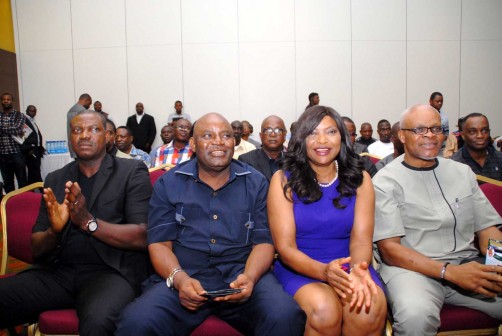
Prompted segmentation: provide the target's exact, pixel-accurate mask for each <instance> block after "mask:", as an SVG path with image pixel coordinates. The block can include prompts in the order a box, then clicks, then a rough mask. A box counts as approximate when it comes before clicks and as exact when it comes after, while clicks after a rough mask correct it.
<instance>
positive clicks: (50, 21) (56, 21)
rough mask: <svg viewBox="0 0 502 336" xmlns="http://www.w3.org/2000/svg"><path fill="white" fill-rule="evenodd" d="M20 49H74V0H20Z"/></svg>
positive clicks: (18, 25) (18, 2)
mask: <svg viewBox="0 0 502 336" xmlns="http://www.w3.org/2000/svg"><path fill="white" fill-rule="evenodd" d="M16 6H17V10H16V12H17V14H18V15H17V28H18V32H19V45H18V50H20V51H30V50H56V49H71V43H72V42H71V16H70V1H69V0H55V1H28V0H24V1H17V3H16Z"/></svg>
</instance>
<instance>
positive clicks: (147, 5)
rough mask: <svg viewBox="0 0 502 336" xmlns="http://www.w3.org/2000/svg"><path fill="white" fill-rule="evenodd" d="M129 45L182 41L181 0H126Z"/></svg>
mask: <svg viewBox="0 0 502 336" xmlns="http://www.w3.org/2000/svg"><path fill="white" fill-rule="evenodd" d="M125 15H126V27H127V45H128V46H144V45H159V44H176V43H180V42H181V9H180V1H179V0H126V1H125Z"/></svg>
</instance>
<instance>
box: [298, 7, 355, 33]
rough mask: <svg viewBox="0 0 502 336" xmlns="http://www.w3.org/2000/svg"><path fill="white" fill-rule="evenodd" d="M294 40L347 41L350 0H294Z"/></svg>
mask: <svg viewBox="0 0 502 336" xmlns="http://www.w3.org/2000/svg"><path fill="white" fill-rule="evenodd" d="M295 24H296V41H333V40H342V41H347V40H350V39H351V36H350V33H351V32H350V0H320V1H315V2H312V1H311V0H310V1H309V0H296V1H295Z"/></svg>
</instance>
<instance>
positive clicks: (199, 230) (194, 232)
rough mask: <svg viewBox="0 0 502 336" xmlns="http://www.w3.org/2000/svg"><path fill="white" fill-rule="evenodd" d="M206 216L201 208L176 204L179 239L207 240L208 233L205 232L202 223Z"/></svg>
mask: <svg viewBox="0 0 502 336" xmlns="http://www.w3.org/2000/svg"><path fill="white" fill-rule="evenodd" d="M203 216H204V214H203V213H202V211H201V210H200V209H199V208H191V207H187V206H186V205H185V204H176V214H175V219H176V222H177V225H178V232H177V238H178V239H181V238H187V237H188V238H190V239H191V240H192V239H193V240H194V241H205V240H207V237H208V233H207V232H205V231H207V230H204V227H203V226H202V225H198V224H200V223H201V218H203Z"/></svg>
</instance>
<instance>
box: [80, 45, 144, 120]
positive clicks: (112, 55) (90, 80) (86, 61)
mask: <svg viewBox="0 0 502 336" xmlns="http://www.w3.org/2000/svg"><path fill="white" fill-rule="evenodd" d="M74 62H75V65H74V67H75V93H76V96H77V98H78V96H79V95H80V94H82V93H84V92H85V93H88V94H90V95H91V97H92V99H93V101H96V100H99V101H101V103H102V104H103V110H104V111H106V112H108V113H110V114H111V115H112V117H113V120H114V121H115V122H116V124H118V125H120V124H122V123H124V124H125V122H126V119H127V116H128V113H127V111H128V92H127V66H126V50H125V48H102V49H80V50H75V51H74ZM130 103H132V102H130ZM132 109H133V110H134V107H133V108H132ZM145 111H146V109H145ZM147 113H148V112H147Z"/></svg>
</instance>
